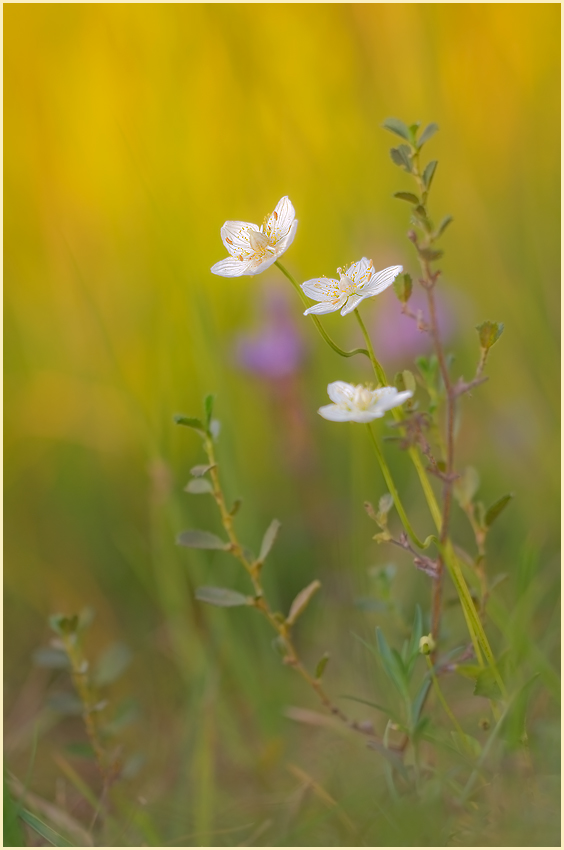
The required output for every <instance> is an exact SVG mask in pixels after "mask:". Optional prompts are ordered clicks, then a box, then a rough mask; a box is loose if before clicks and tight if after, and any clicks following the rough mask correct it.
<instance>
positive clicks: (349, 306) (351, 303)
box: [341, 295, 363, 316]
mask: <svg viewBox="0 0 564 850" xmlns="http://www.w3.org/2000/svg"><path fill="white" fill-rule="evenodd" d="M362 298H363V296H362V295H349V300H348V301H347V303H346V304H345V306H344V307H343V309H342V310H341V316H346V315H347V313H352V311H353V310H354V309H355V307H356V306H357V304H360V302H361V301H362Z"/></svg>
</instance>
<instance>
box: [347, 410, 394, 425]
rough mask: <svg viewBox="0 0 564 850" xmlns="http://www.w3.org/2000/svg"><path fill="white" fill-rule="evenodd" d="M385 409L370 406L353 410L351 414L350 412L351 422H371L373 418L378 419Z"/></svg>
mask: <svg viewBox="0 0 564 850" xmlns="http://www.w3.org/2000/svg"><path fill="white" fill-rule="evenodd" d="M385 412H386V411H385V410H377V409H375V408H370V409H369V410H355V411H354V413H353V414H351V422H372V420H373V419H380V418H381V417H382V416H383V415H384V413H385Z"/></svg>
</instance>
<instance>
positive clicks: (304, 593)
mask: <svg viewBox="0 0 564 850" xmlns="http://www.w3.org/2000/svg"><path fill="white" fill-rule="evenodd" d="M320 587H321V582H320V581H318V580H317V579H316V580H315V581H312V582H311V584H308V586H307V587H304V589H303V590H300V592H299V593H298V595H297V596H296V598H295V599H294V601H293V602H292V604H291V606H290V613H289V614H288V616H287V617H286V622H287V623H288V625H289V626H292V625H293V624H294V623H295V622H296V620H297V619H298V617H299V616H300V614H303V612H304V611H305V609H306V608H307V606H308V605H309V603H310V601H311V599H312V597H313V596H314V594H315V593H317V591H318V590H319V588H320Z"/></svg>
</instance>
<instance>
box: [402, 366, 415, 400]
mask: <svg viewBox="0 0 564 850" xmlns="http://www.w3.org/2000/svg"><path fill="white" fill-rule="evenodd" d="M401 374H402V378H403V383H404V386H405V388H406V390H409V392H412V393H414V392H415V390H416V389H417V384H416V383H415V377H414V375H413V372H410V371H409V369H404V370H403V372H402V373H401ZM408 403H409V402H408Z"/></svg>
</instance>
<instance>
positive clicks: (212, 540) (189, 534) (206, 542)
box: [176, 529, 229, 549]
mask: <svg viewBox="0 0 564 850" xmlns="http://www.w3.org/2000/svg"><path fill="white" fill-rule="evenodd" d="M176 542H177V543H178V545H179V546H187V547H188V548H189V549H228V548H229V543H226V542H225V541H224V540H221V538H219V537H218V536H217V535H216V534H211V532H209V531H199V530H198V529H190V530H188V531H183V532H182V533H181V534H179V535H178V537H177V538H176Z"/></svg>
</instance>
